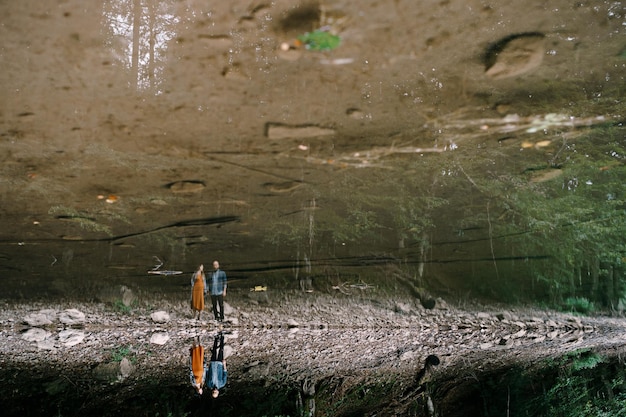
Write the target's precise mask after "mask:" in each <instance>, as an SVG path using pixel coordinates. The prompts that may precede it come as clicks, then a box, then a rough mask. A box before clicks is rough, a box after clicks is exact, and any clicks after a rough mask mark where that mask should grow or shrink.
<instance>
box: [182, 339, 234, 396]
mask: <svg viewBox="0 0 626 417" xmlns="http://www.w3.org/2000/svg"><path fill="white" fill-rule="evenodd" d="M227 378H228V371H227V370H226V359H225V358H224V334H223V333H222V332H219V333H217V334H216V335H215V337H214V339H213V349H212V350H211V360H210V362H209V364H208V365H207V364H206V363H205V357H204V347H203V346H202V345H201V344H200V337H199V336H196V337H194V339H193V344H192V345H191V348H190V349H189V379H190V382H191V385H192V386H193V387H194V389H195V390H196V392H197V393H198V394H199V395H202V392H203V388H204V387H206V388H208V389H209V390H210V391H211V396H212V397H213V398H217V396H218V395H219V394H220V389H222V388H223V387H224V386H225V385H226V379H227Z"/></svg>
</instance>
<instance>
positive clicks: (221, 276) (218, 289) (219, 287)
mask: <svg viewBox="0 0 626 417" xmlns="http://www.w3.org/2000/svg"><path fill="white" fill-rule="evenodd" d="M210 288H211V295H221V294H224V290H225V289H226V272H224V271H222V270H221V269H217V270H215V271H213V274H212V275H211V287H210Z"/></svg>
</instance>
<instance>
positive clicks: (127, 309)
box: [113, 298, 133, 314]
mask: <svg viewBox="0 0 626 417" xmlns="http://www.w3.org/2000/svg"><path fill="white" fill-rule="evenodd" d="M113 310H115V311H116V312H118V313H122V314H130V313H131V312H132V310H133V309H132V307H131V306H128V305H126V304H124V301H122V300H121V299H119V298H118V299H117V300H115V301H114V302H113Z"/></svg>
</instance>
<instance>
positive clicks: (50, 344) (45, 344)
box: [37, 339, 57, 351]
mask: <svg viewBox="0 0 626 417" xmlns="http://www.w3.org/2000/svg"><path fill="white" fill-rule="evenodd" d="M37 349H39V350H50V351H56V350H57V349H56V346H55V345H54V340H52V339H46V340H42V341H41V342H37Z"/></svg>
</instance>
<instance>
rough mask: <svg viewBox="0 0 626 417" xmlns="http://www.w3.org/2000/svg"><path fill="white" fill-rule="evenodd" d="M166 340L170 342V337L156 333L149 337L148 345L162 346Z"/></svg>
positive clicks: (163, 333) (162, 333)
mask: <svg viewBox="0 0 626 417" xmlns="http://www.w3.org/2000/svg"><path fill="white" fill-rule="evenodd" d="M168 340H170V335H169V334H167V333H166V332H156V333H152V336H150V343H152V344H155V345H164V344H166V343H167V341H168Z"/></svg>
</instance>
